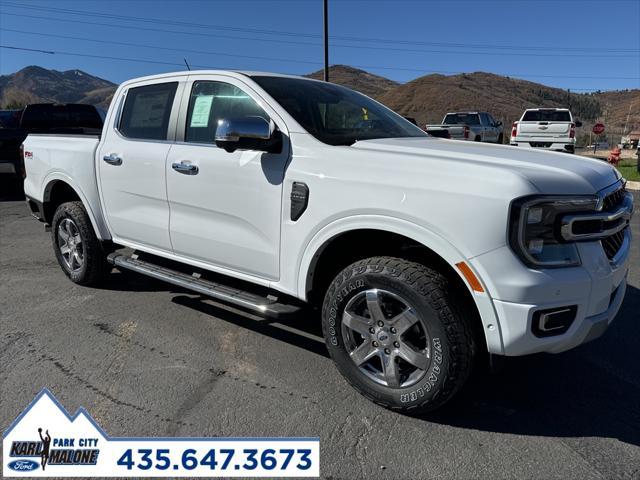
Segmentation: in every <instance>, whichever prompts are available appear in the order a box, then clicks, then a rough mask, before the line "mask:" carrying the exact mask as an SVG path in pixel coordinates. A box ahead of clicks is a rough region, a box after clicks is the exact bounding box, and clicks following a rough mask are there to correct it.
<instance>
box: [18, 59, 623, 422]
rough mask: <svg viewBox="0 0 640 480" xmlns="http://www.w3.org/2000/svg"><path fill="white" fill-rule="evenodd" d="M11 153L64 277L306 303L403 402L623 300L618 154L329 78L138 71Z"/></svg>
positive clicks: (413, 405) (451, 384) (278, 310)
mask: <svg viewBox="0 0 640 480" xmlns="http://www.w3.org/2000/svg"><path fill="white" fill-rule="evenodd" d="M23 149H24V162H25V166H26V172H27V176H26V181H25V192H26V195H27V197H28V204H29V207H30V208H31V211H32V212H33V213H34V215H35V216H37V217H38V218H40V219H41V220H42V221H43V222H45V223H46V224H47V225H49V228H50V230H51V238H52V244H53V251H54V254H55V256H56V258H57V260H58V262H59V264H60V266H61V267H62V270H63V271H64V273H65V274H66V275H67V276H68V277H69V278H70V279H71V281H73V282H75V283H78V284H81V285H95V284H97V283H98V282H100V280H101V279H102V278H104V276H105V275H107V274H108V272H109V271H110V270H111V268H112V267H113V266H115V267H117V268H119V269H126V270H131V271H134V272H138V273H141V274H143V275H148V276H150V277H153V278H156V279H161V280H164V281H166V282H169V283H172V284H175V285H179V286H180V287H183V288H186V289H191V290H193V291H195V292H198V293H200V294H203V295H206V296H209V297H211V298H212V299H215V300H218V301H221V302H226V303H228V304H231V305H234V306H237V307H240V308H242V309H246V310H249V311H252V312H257V313H259V314H261V315H264V316H266V317H285V316H293V319H294V321H295V318H299V317H300V315H302V313H300V312H302V310H301V308H302V307H304V305H305V304H310V305H312V306H317V307H318V309H319V312H320V314H319V317H320V318H319V321H320V322H321V323H322V330H323V332H324V336H325V339H326V345H327V349H328V351H329V353H330V355H331V358H332V359H333V360H334V361H335V364H336V366H337V369H338V371H339V372H340V373H341V374H342V375H343V376H344V377H345V379H346V380H347V381H348V382H349V383H350V384H351V385H352V386H353V387H354V388H355V389H356V390H358V391H359V392H361V393H362V394H363V395H365V396H366V397H367V398H369V399H371V400H372V401H373V402H376V403H378V404H380V405H382V406H384V407H387V408H391V409H395V410H398V411H402V412H415V413H417V412H423V411H428V410H433V409H435V408H437V407H439V406H441V405H443V404H444V403H446V402H447V401H448V400H449V399H451V398H452V397H453V396H454V395H455V394H456V392H458V391H459V390H460V388H461V387H462V386H463V385H464V384H465V382H466V381H467V379H468V378H469V375H470V374H471V372H472V370H473V369H474V367H476V366H477V365H478V364H479V362H481V361H482V359H483V358H486V357H487V354H491V355H504V356H516V355H527V354H531V353H536V352H553V353H557V352H562V351H565V350H568V349H570V348H573V347H576V346H578V345H580V344H582V343H584V342H587V341H590V340H593V339H594V338H596V337H598V336H600V335H602V333H603V332H604V331H605V330H606V329H607V327H608V325H609V324H610V323H611V322H612V321H613V319H614V317H615V316H616V313H617V312H618V309H619V308H620V305H621V303H622V301H623V298H624V295H625V289H626V285H627V284H626V277H627V271H628V269H629V249H630V242H631V230H630V228H629V219H630V217H631V214H632V210H633V204H632V196H631V195H630V194H629V193H627V192H626V191H625V183H624V180H623V179H622V178H621V177H620V175H619V174H618V172H617V170H615V169H614V168H612V167H611V166H609V165H607V164H606V163H603V162H600V161H597V160H589V159H584V158H572V157H567V156H565V155H562V154H558V153H551V152H544V151H535V150H529V149H527V150H525V149H522V148H514V147H510V146H498V145H491V144H484V143H474V142H452V141H449V140H445V139H440V138H433V137H429V136H428V135H427V134H426V133H425V132H424V131H422V130H421V129H420V128H418V127H416V126H415V125H413V124H411V123H410V122H408V121H406V120H405V119H404V118H402V117H401V116H399V115H397V114H395V113H394V112H392V111H391V110H389V109H388V108H386V107H384V106H383V105H381V104H379V103H377V102H376V101H374V100H372V99H370V98H368V97H366V96H364V95H362V94H360V93H357V92H355V91H353V90H350V89H348V88H344V87H341V86H338V85H333V84H330V83H324V82H321V81H315V80H310V79H305V78H299V77H293V76H285V75H276V74H268V73H251V72H247V73H242V72H231V71H201V72H197V71H192V72H185V73H171V74H163V75H157V76H152V77H146V78H139V79H135V80H131V81H127V82H125V83H123V84H122V85H120V86H119V87H118V90H117V91H116V93H115V96H114V97H113V101H112V103H111V106H110V108H109V111H108V113H107V116H106V120H105V124H104V129H103V131H102V134H101V135H99V136H94V137H88V136H80V135H78V136H56V135H29V136H28V137H27V139H26V141H25V143H24V147H23ZM122 247H128V248H127V249H123V248H122ZM132 251H133V253H131V252H132ZM304 311H305V312H310V311H313V310H311V309H305V310H304ZM267 361H268V359H267Z"/></svg>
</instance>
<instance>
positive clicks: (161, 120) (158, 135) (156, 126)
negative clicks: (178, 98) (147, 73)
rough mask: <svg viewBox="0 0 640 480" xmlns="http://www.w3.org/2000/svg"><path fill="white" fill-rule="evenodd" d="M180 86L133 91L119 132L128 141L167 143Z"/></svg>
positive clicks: (166, 85)
mask: <svg viewBox="0 0 640 480" xmlns="http://www.w3.org/2000/svg"><path fill="white" fill-rule="evenodd" d="M177 88H178V83H177V82H171V83H157V84H154V85H145V86H144V87H135V88H131V89H129V91H128V92H127V98H126V100H125V102H124V108H123V109H122V116H121V119H120V125H119V127H118V130H119V131H120V133H122V135H124V136H125V137H128V138H138V139H143V140H166V139H167V130H168V128H169V117H170V116H171V107H172V105H173V98H174V97H175V95H176V89H177Z"/></svg>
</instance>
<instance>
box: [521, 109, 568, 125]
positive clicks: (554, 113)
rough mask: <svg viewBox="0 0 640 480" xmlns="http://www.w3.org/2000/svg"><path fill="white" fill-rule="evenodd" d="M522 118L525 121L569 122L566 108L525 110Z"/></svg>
mask: <svg viewBox="0 0 640 480" xmlns="http://www.w3.org/2000/svg"><path fill="white" fill-rule="evenodd" d="M522 120H523V121H525V122H570V121H571V114H570V113H569V112H568V111H567V110H527V111H526V112H524V116H523V117H522Z"/></svg>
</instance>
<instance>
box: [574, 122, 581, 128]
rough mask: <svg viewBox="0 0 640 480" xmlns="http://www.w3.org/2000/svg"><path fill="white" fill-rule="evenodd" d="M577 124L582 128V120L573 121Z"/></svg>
mask: <svg viewBox="0 0 640 480" xmlns="http://www.w3.org/2000/svg"><path fill="white" fill-rule="evenodd" d="M573 123H575V124H576V127H578V128H580V127H581V126H582V122H581V121H580V120H576V121H575V122H573Z"/></svg>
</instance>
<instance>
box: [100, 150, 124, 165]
mask: <svg viewBox="0 0 640 480" xmlns="http://www.w3.org/2000/svg"><path fill="white" fill-rule="evenodd" d="M102 160H104V161H105V162H107V163H108V164H109V165H122V158H120V157H119V156H118V155H116V154H115V153H112V154H110V155H105V156H104V157H102Z"/></svg>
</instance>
